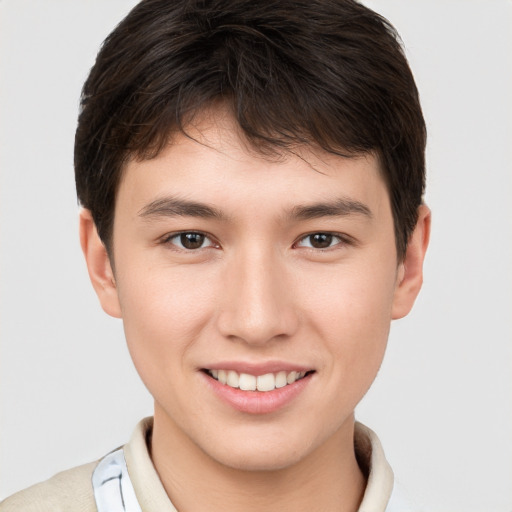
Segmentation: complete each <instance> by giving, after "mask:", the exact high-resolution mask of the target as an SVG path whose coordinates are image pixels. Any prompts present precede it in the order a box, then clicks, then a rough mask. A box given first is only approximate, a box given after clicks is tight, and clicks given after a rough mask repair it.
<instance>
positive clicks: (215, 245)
mask: <svg viewBox="0 0 512 512" xmlns="http://www.w3.org/2000/svg"><path fill="white" fill-rule="evenodd" d="M189 233H190V234H197V235H203V236H204V237H205V238H206V239H208V240H209V241H210V245H207V246H206V247H200V248H198V249H186V248H183V247H179V246H178V245H176V244H173V243H171V240H172V239H173V238H176V237H178V236H181V235H186V234H189ZM158 242H159V243H160V244H162V245H170V246H173V247H174V248H175V249H174V250H177V251H182V252H198V251H200V250H201V249H210V248H212V247H213V248H218V247H220V244H219V243H218V242H217V240H216V239H215V237H214V236H213V235H210V233H207V232H205V231H199V230H197V229H184V230H181V231H174V232H172V233H166V234H165V235H164V236H162V237H160V239H159V241H158Z"/></svg>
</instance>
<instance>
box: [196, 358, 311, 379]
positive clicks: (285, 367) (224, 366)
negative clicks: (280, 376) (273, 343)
mask: <svg viewBox="0 0 512 512" xmlns="http://www.w3.org/2000/svg"><path fill="white" fill-rule="evenodd" d="M202 369H203V370H232V371H235V372H237V373H247V374H249V375H254V376H255V377H258V376H259V375H265V374H267V373H278V372H282V371H285V372H293V371H296V372H309V371H312V370H314V369H313V368H312V367H311V366H305V365H303V364H295V363H290V362H289V361H267V362H260V363H256V362H244V361H221V362H217V363H212V364H211V365H207V366H203V367H202Z"/></svg>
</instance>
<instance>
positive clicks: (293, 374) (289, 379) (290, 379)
mask: <svg viewBox="0 0 512 512" xmlns="http://www.w3.org/2000/svg"><path fill="white" fill-rule="evenodd" d="M297 376H298V374H297V372H290V373H289V374H288V376H287V377H286V382H288V384H292V383H293V382H295V381H296V380H297Z"/></svg>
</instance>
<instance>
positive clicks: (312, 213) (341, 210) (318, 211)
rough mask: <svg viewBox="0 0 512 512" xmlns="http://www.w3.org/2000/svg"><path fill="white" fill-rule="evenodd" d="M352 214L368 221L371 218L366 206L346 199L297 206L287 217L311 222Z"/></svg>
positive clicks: (371, 215)
mask: <svg viewBox="0 0 512 512" xmlns="http://www.w3.org/2000/svg"><path fill="white" fill-rule="evenodd" d="M352 214H357V215H363V216H365V217H368V218H369V219H372V218H373V214H372V212H371V210H370V208H368V206H366V205H365V204H364V203H361V202H360V201H355V200H353V199H347V198H339V199H336V200H334V201H331V202H328V203H323V202H319V203H314V204H310V205H297V206H294V207H293V208H292V209H291V211H290V213H289V214H288V217H290V218H292V219H298V220H311V219H318V218H321V217H345V216H347V215H352Z"/></svg>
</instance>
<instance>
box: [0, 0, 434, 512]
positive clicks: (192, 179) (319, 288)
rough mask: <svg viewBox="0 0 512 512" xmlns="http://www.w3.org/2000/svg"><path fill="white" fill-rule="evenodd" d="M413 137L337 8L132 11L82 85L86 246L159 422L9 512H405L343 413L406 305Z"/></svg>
mask: <svg viewBox="0 0 512 512" xmlns="http://www.w3.org/2000/svg"><path fill="white" fill-rule="evenodd" d="M424 150H425V126H424V121H423V117H422V113H421V108H420V105H419V101H418V95H417V91H416V87H415V84H414V80H413V78H412V75H411V72H410V69H409V67H408V65H407V62H406V60H405V57H404V55H403V53H402V50H401V47H400V44H399V43H398V41H397V35H396V33H395V32H394V30H393V28H392V27H391V26H390V25H389V24H388V22H387V21H385V20H384V19H382V18H381V17H379V16H378V15H377V14H375V13H373V12H372V11H370V10H368V9H367V8H365V7H363V6H361V5H360V4H358V3H356V2H354V1H350V0H336V1H328V0H314V1H310V2H307V3H303V2H299V1H297V0H279V1H277V0H276V1H267V2H254V1H248V0H245V1H242V0H216V1H212V2H203V1H198V0H194V1H190V0H189V1H185V0H180V1H175V2H168V1H167V0H145V1H143V2H141V3H140V4H139V5H138V6H137V7H135V8H134V10H133V11H132V12H131V13H130V14H129V15H128V16H127V17H126V18H125V20H124V21H123V22H121V24H120V25H119V26H118V27H117V28H116V29H115V30H114V32H113V33H112V34H111V35H110V36H109V37H108V38H107V40H106V41H105V43H104V45H103V47H102V49H101V51H100V53H99V55H98V58H97V61H96V64H95V66H94V68H93V69H92V71H91V74H90V76H89V78H88V80H87V82H86V84H85V86H84V90H83V96H82V110H81V113H80V117H79V124H78V129H77V134H76V145H75V170H76V183H77V191H78V197H79V200H80V203H81V205H82V206H83V210H82V211H81V214H80V236H81V242H82V248H83V251H84V254H85V258H86V261H87V266H88V270H89V275H90V277H91V281H92V284H93V286H94V288H95V290H96V292H97V294H98V297H99V300H100V302H101V305H102V307H103V309H104V310H105V311H106V312H107V313H108V314H110V315H112V316H115V317H119V318H122V319H123V323H124V328H125V333H126V339H127V343H128V347H129V350H130V353H131V355H132V358H133V361H134V364H135V366H136V368H137V370H138V372H139V374H140V376H141V378H142V380H143V381H144V383H145V385H146V386H147V388H148V390H149V391H150V392H151V394H152V396H153V397H154V400H155V412H154V419H146V420H144V421H142V422H141V423H140V424H139V425H138V427H137V429H136V431H135V433H134V436H133V438H132V440H131V441H130V442H129V443H128V444H127V445H125V446H124V447H123V448H121V449H118V450H115V451H114V452H112V453H110V454H108V455H107V456H105V457H104V458H103V459H101V460H100V461H97V462H94V463H91V464H88V465H86V466H81V467H79V468H75V469H72V470H69V471H66V472H64V473H60V474H58V475H56V476H55V477H54V478H52V479H50V480H49V481H47V482H45V483H42V484H38V485H36V486H34V487H32V488H30V489H27V490H26V491H23V492H21V493H18V494H17V495H14V496H13V497H11V498H9V499H7V500H6V501H5V502H4V503H3V504H2V506H1V510H2V512H3V511H4V510H5V511H10V510H33V511H43V510H44V511H46V510H67V511H73V510H77V511H94V510H98V511H99V512H103V511H105V512H106V511H116V510H127V511H138V510H143V511H145V512H153V511H155V512H156V511H166V510H167V511H172V510H177V511H179V512H186V511H193V510H208V511H217V510H223V511H226V510H227V511H231V510H233V511H234V510H237V511H238V510H244V511H250V510H263V509H264V510H280V511H281V510H294V511H302V510H304V511H306V510H308V511H309V510H325V511H335V510H336V511H339V510H342V511H356V510H359V511H366V512H369V511H372V512H373V511H375V512H377V511H384V510H387V511H388V512H396V511H397V510H410V509H408V508H404V507H405V505H403V502H402V500H401V498H400V496H399V495H398V494H397V491H396V489H394V486H393V475H392V472H391V469H390V468H389V466H388V464H387V463H386V461H385V458H384V455H383V452H382V448H381V447H380V444H379V441H378V439H377V437H376V436H375V434H374V433H372V432H371V431H370V430H369V429H367V428H366V427H364V426H362V425H360V424H357V423H356V422H355V420H354V409H355V406H356V404H357V403H358V402H359V401H360V400H361V398H362V397H363V395H364V394H365V393H366V391H367V390H368V388H369V386H370V385H371V383H372V381H373V379H374V378H375V375H376V373H377V371H378V369H379V366H380V364H381V361H382V358H383V355H384V351H385V347H386V343H387V338H388V333H389V326H390V322H391V320H392V319H397V318H400V317H403V316H404V315H406V314H407V313H408V312H409V310H410V309H411V307H412V305H413V302H414V300H415V298H416V296H417V294H418V292H419V290H420V287H421V281H422V264H423V258H424V255H425V251H426V247H427V243H428V235H429V227H430V214H429V210H428V209H427V207H426V206H424V205H423V204H422V196H423V191H424V182H425V178H424Z"/></svg>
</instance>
